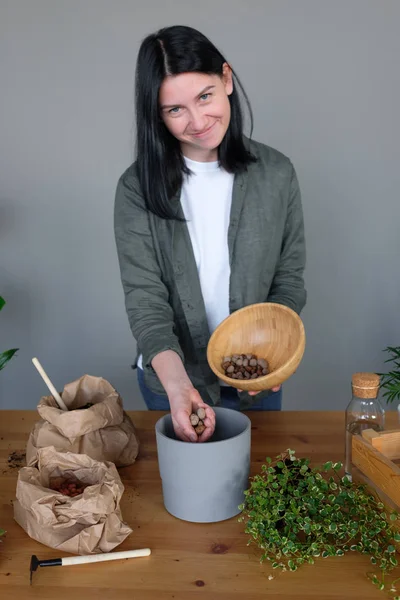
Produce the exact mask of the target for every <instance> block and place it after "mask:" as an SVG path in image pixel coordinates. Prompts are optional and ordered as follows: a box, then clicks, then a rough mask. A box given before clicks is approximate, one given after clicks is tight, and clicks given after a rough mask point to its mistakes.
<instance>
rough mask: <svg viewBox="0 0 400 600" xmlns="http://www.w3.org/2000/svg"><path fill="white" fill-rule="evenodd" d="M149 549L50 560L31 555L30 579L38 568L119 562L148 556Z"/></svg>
mask: <svg viewBox="0 0 400 600" xmlns="http://www.w3.org/2000/svg"><path fill="white" fill-rule="evenodd" d="M150 554H151V550H150V548H141V549H139V550H127V551H126V552H106V553H103V554H91V555H89V556H68V557H67V558H51V559H49V560H39V559H38V557H37V556H35V555H34V554H32V557H31V568H30V571H31V578H30V583H31V585H32V574H33V573H34V571H37V568H38V567H67V566H68V565H82V564H86V563H94V562H103V561H105V560H120V559H124V558H138V557H140V556H150Z"/></svg>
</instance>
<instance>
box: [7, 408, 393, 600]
mask: <svg viewBox="0 0 400 600" xmlns="http://www.w3.org/2000/svg"><path fill="white" fill-rule="evenodd" d="M162 414H163V413H159V412H147V411H143V412H131V413H130V416H131V418H132V420H133V422H134V423H135V425H136V427H137V429H138V434H139V437H140V441H141V452H140V457H139V459H138V460H137V462H136V464H134V465H133V466H131V467H127V468H124V469H120V474H121V477H122V480H123V483H124V484H125V493H124V496H123V498H122V504H121V508H122V514H123V517H124V520H125V521H126V522H127V523H128V524H129V525H130V526H131V527H132V528H133V533H132V534H131V535H130V536H129V538H128V539H127V540H125V542H124V543H123V544H121V545H120V546H119V547H118V550H128V549H132V548H143V547H150V548H151V550H152V555H151V556H150V557H148V558H140V559H133V560H131V561H115V562H111V563H101V564H98V565H81V566H75V567H64V568H59V567H55V568H50V569H39V570H38V571H37V572H36V573H35V574H34V580H33V586H32V587H30V586H29V563H30V557H31V555H32V554H36V555H37V556H38V557H39V558H40V559H47V558H54V557H56V556H59V554H60V553H59V552H58V551H57V550H53V549H51V548H47V547H46V546H43V545H41V544H39V543H37V542H35V541H34V540H32V539H30V538H29V537H28V535H27V534H26V533H25V532H24V531H23V530H22V529H21V528H20V527H19V526H18V525H17V524H16V523H15V521H14V520H13V508H12V502H13V499H14V497H15V486H16V481H17V471H16V470H14V471H10V470H9V469H8V468H7V459H8V456H9V454H10V452H11V451H14V450H23V449H24V448H25V444H26V441H27V438H28V434H29V431H30V430H31V428H32V426H33V424H34V422H35V421H36V420H37V419H38V414H37V413H36V412H35V411H1V412H0V527H2V528H3V529H6V530H7V532H8V533H7V537H6V538H5V540H4V543H3V544H0V597H2V598H12V599H13V600H21V599H24V600H25V599H29V598H37V599H39V598H40V599H41V600H64V599H67V598H68V599H70V598H71V597H73V598H75V599H76V600H80V599H81V598H84V599H85V600H93V599H98V598H103V597H109V598H111V599H112V600H122V599H124V600H125V599H127V600H128V599H129V600H167V599H168V600H172V599H174V600H199V599H201V598H204V599H207V600H213V599H215V600H238V599H239V598H240V599H243V600H261V599H265V598H269V599H274V598H285V599H286V600H288V599H291V598H296V599H297V600H306V599H307V600H309V599H313V598H315V599H318V600H321V599H325V598H326V599H330V600H333V599H337V600H346V599H347V598H360V599H361V598H362V599H363V600H368V599H381V600H384V598H386V596H385V595H384V594H382V592H380V591H378V590H377V589H376V588H375V587H374V586H373V585H372V584H371V583H370V582H369V581H368V580H367V579H366V576H365V573H366V571H367V570H368V569H369V568H370V565H369V559H368V557H366V556H361V555H358V554H356V553H348V554H347V555H346V556H344V557H337V558H327V559H319V560H318V561H317V562H316V564H315V565H313V566H311V565H306V566H303V567H301V568H300V569H299V570H298V571H296V572H295V573H277V572H276V571H273V574H274V579H272V580H269V579H268V576H269V575H270V574H271V573H272V571H271V568H270V566H269V564H268V563H264V564H260V562H259V560H258V558H259V551H258V550H257V548H256V547H255V546H247V541H248V536H247V535H246V534H245V533H244V531H243V529H244V525H243V524H242V523H238V520H237V518H236V517H235V518H233V519H230V520H229V521H225V522H222V523H215V524H206V525H203V524H194V523H186V522H184V521H180V520H178V519H176V518H174V517H172V516H171V515H169V514H168V513H167V512H166V510H165V509H164V506H163V502H162V495H161V481H160V478H159V473H158V465H157V454H156V441H155V434H154V424H155V422H156V420H157V419H158V418H159V417H160V416H161V415H162ZM248 415H249V416H250V418H251V421H252V425H253V426H252V474H255V473H257V472H258V471H259V469H260V466H261V463H262V462H263V461H264V459H265V457H266V456H272V457H273V456H276V455H277V454H278V453H280V452H281V451H283V450H285V449H286V448H292V449H294V450H296V453H297V455H298V456H309V457H310V458H311V459H312V462H313V463H317V464H319V463H322V462H325V461H327V460H333V461H338V460H343V454H344V414H343V412H280V413H268V412H267V413H256V412H254V413H248ZM387 426H388V428H389V427H390V428H393V427H396V426H397V414H396V413H389V414H388V418H387ZM64 556H65V554H64Z"/></svg>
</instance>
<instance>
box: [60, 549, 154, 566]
mask: <svg viewBox="0 0 400 600" xmlns="http://www.w3.org/2000/svg"><path fill="white" fill-rule="evenodd" d="M150 554H151V550H150V548H141V549H139V550H126V551H125V552H106V553H105V554H91V555H90V556H67V557H66V558H62V559H61V562H62V566H63V567H65V566H68V565H82V564H86V563H95V562H102V561H105V560H120V559H124V558H139V557H141V556H150Z"/></svg>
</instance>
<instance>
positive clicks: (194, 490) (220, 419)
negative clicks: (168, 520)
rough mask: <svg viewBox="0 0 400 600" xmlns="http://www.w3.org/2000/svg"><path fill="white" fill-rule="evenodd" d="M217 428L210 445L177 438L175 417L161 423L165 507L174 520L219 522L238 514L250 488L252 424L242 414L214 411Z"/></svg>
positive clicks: (159, 449)
mask: <svg viewBox="0 0 400 600" xmlns="http://www.w3.org/2000/svg"><path fill="white" fill-rule="evenodd" d="M214 410H215V414H216V429H215V432H214V435H213V437H212V438H211V439H210V440H209V441H208V442H205V443H190V442H183V441H181V440H179V439H178V438H177V437H176V436H175V432H174V429H173V426H172V419H171V415H170V414H168V415H165V416H163V417H162V418H161V419H159V421H157V423H156V438H157V453H158V464H159V470H160V476H161V480H162V489H163V497H164V506H165V508H166V510H167V511H168V512H169V513H171V514H172V515H173V516H175V517H177V518H179V519H183V520H185V521H191V522H194V523H214V522H217V521H223V520H225V519H230V518H231V517H234V516H235V515H237V514H239V512H240V510H239V508H238V507H239V504H241V503H242V502H243V500H244V491H245V490H246V489H247V488H248V478H249V471H250V444H251V422H250V419H249V418H248V417H247V416H246V415H244V414H243V413H241V412H238V411H235V410H231V409H228V408H219V407H215V409H214Z"/></svg>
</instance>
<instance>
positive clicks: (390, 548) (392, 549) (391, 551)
mask: <svg viewBox="0 0 400 600" xmlns="http://www.w3.org/2000/svg"><path fill="white" fill-rule="evenodd" d="M386 550H387V552H390V553H391V554H393V552H396V548H395V547H394V546H392V545H390V546H388V547H387V548H386Z"/></svg>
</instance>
